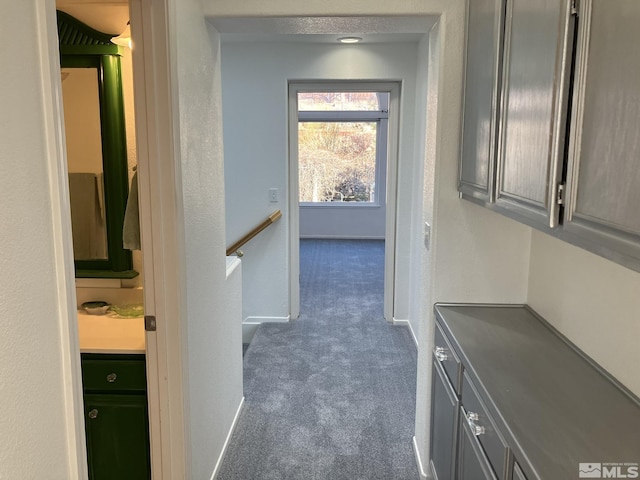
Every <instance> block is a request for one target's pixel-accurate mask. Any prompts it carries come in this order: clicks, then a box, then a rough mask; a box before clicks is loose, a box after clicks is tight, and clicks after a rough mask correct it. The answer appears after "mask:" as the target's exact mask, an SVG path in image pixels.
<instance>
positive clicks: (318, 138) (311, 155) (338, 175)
mask: <svg viewBox="0 0 640 480" xmlns="http://www.w3.org/2000/svg"><path fill="white" fill-rule="evenodd" d="M376 126H377V123H376V122H300V123H299V124H298V171H299V176H300V182H299V183H300V201H301V202H336V201H338V202H372V201H373V199H374V189H375V178H376V137H377V134H376V130H377V128H376Z"/></svg>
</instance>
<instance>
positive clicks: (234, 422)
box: [210, 397, 244, 480]
mask: <svg viewBox="0 0 640 480" xmlns="http://www.w3.org/2000/svg"><path fill="white" fill-rule="evenodd" d="M243 407H244V397H242V399H241V400H240V405H238V409H237V410H236V415H235V417H233V422H232V423H231V428H230V429H229V433H227V438H225V440H224V445H223V446H222V451H221V452H220V456H219V457H218V461H217V462H216V467H215V468H214V469H213V473H212V474H211V479H210V480H214V479H215V478H216V475H218V470H220V466H221V465H222V460H224V454H225V453H227V447H228V446H229V442H230V441H231V436H232V435H233V432H234V431H235V429H236V425H237V423H238V419H239V418H240V413H241V412H242V408H243Z"/></svg>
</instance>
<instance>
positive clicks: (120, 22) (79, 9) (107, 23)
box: [56, 0, 129, 35]
mask: <svg viewBox="0 0 640 480" xmlns="http://www.w3.org/2000/svg"><path fill="white" fill-rule="evenodd" d="M56 8H57V9H58V10H62V11H63V12H65V13H68V14H69V15H71V16H72V17H75V18H77V19H78V20H80V21H81V22H82V23H85V24H87V25H89V26H90V27H91V28H94V29H96V30H98V31H99V32H103V33H109V34H116V35H120V34H121V33H122V32H123V30H124V29H125V27H126V26H127V22H128V21H129V4H128V3H127V2H126V1H123V0H100V1H96V0H56Z"/></svg>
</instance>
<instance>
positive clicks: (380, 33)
mask: <svg viewBox="0 0 640 480" xmlns="http://www.w3.org/2000/svg"><path fill="white" fill-rule="evenodd" d="M436 20H437V17H431V16H417V15H414V16H395V17H260V18H257V17H242V18H215V17H214V18H209V22H210V23H211V24H212V25H213V26H214V27H215V29H216V30H218V31H219V32H220V33H221V34H222V39H223V41H224V42H252V41H255V42H307V43H335V42H336V41H337V39H338V38H339V37H342V36H346V35H355V36H358V37H362V38H363V43H391V42H417V41H418V40H419V39H420V38H421V37H422V36H423V35H424V34H425V33H427V32H428V31H429V30H430V29H431V27H432V26H433V25H434V23H435V22H436Z"/></svg>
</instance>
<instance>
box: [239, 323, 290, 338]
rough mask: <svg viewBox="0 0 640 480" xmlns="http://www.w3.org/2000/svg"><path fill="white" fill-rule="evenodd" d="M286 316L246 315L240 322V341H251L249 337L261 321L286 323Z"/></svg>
mask: <svg viewBox="0 0 640 480" xmlns="http://www.w3.org/2000/svg"><path fill="white" fill-rule="evenodd" d="M289 320H290V318H289V317H288V316H287V317H247V318H245V319H244V322H242V343H251V339H252V338H253V336H254V335H255V333H256V330H257V329H258V327H259V326H260V324H262V323H288V322H289Z"/></svg>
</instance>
